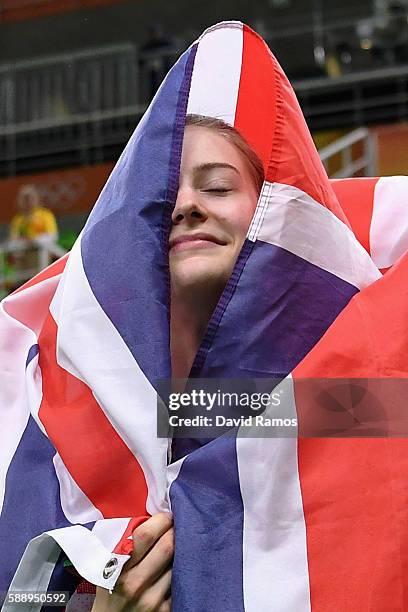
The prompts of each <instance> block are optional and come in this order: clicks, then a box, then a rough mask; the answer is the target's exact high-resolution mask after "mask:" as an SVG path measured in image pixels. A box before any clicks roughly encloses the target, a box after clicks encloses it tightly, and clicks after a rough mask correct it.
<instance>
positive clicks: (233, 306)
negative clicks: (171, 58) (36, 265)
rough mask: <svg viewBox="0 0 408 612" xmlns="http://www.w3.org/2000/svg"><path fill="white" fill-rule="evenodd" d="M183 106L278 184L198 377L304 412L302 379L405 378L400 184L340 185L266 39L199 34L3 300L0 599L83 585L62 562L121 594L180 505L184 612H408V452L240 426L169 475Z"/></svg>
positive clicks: (265, 195) (229, 31)
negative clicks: (262, 391) (136, 536)
mask: <svg viewBox="0 0 408 612" xmlns="http://www.w3.org/2000/svg"><path fill="white" fill-rule="evenodd" d="M186 114H199V115H205V116H210V117H217V118H220V119H223V120H224V121H226V122H228V123H230V124H231V125H234V126H235V127H236V128H237V129H238V130H239V131H240V132H241V134H242V135H243V136H244V137H245V138H246V140H247V141H248V143H249V144H250V145H251V146H252V147H253V148H254V150H255V151H256V152H257V153H258V155H259V157H260V159H261V160H262V162H263V164H264V168H265V182H264V185H263V188H262V191H261V194H260V198H259V202H258V205H257V208H256V211H255V214H254V218H253V220H252V223H251V226H250V228H249V230H248V235H247V239H246V240H245V243H244V245H243V248H242V250H241V253H240V255H239V257H238V260H237V262H236V265H235V268H234V271H233V273H232V275H231V278H230V280H229V282H228V284H227V286H226V288H225V291H224V292H223V294H222V296H221V298H220V301H219V303H218V304H217V306H216V309H215V311H214V313H213V315H212V318H211V320H210V322H209V325H208V328H207V331H206V335H205V337H204V339H203V341H202V344H201V346H200V349H199V351H198V353H197V355H196V359H195V362H194V365H193V369H192V375H193V376H195V377H201V378H212V377H218V378H241V377H242V378H248V377H250V378H262V377H265V376H267V377H270V378H283V379H285V381H286V384H287V389H288V397H289V398H291V399H290V402H289V403H290V406H291V409H292V411H293V414H294V415H296V414H301V412H302V406H299V402H297V399H298V398H297V397H296V385H297V380H299V379H300V378H302V377H305V376H306V377H317V376H321V377H334V378H335V377H346V376H349V377H352V376H356V377H360V376H363V377H377V376H399V377H406V376H407V369H408V368H407V358H406V355H407V350H406V349H407V346H406V344H407V331H406V323H405V322H406V320H407V314H408V312H407V306H408V290H407V289H406V287H407V286H408V285H407V283H406V282H404V281H405V280H406V276H407V266H408V263H407V261H408V260H407V256H405V257H404V252H405V249H406V248H408V229H407V228H408V214H407V207H406V201H405V200H404V199H403V193H404V191H405V192H406V187H407V181H408V179H405V178H403V177H397V178H392V179H390V178H389V179H361V180H357V179H356V180H350V181H337V182H334V183H333V185H332V184H331V183H330V181H329V180H328V178H327V176H326V174H325V171H324V168H323V166H322V164H321V162H320V159H319V156H318V153H317V151H316V150H315V148H314V145H313V143H312V140H311V137H310V135H309V132H308V130H307V127H306V124H305V122H304V119H303V116H302V113H301V111H300V109H299V106H298V103H297V101H296V98H295V95H294V93H293V91H292V88H291V86H290V84H289V83H288V81H287V79H286V77H285V75H284V74H283V72H282V70H281V68H280V66H279V64H278V63H277V61H276V59H275V58H274V56H273V55H272V54H271V52H270V51H269V49H268V48H267V46H266V45H265V43H264V41H263V40H262V39H261V38H260V37H259V36H258V35H257V34H255V33H254V32H253V31H252V30H250V29H249V28H248V27H246V26H244V25H242V24H241V23H239V22H226V23H222V24H218V25H216V26H214V27H212V28H209V29H208V30H206V31H205V32H204V34H203V35H202V36H201V37H200V38H199V39H198V41H197V42H196V43H194V44H193V45H192V46H191V47H190V48H189V49H188V50H187V51H186V53H185V54H184V55H183V56H182V57H181V58H180V59H179V60H178V62H177V63H176V64H175V66H174V67H173V68H172V70H171V71H170V72H169V74H168V75H167V77H166V79H165V81H164V82H163V84H162V85H161V87H160V89H159V91H158V93H157V95H156V97H155V99H154V100H153V102H152V104H151V106H150V107H149V109H148V111H147V112H146V114H145V116H144V117H143V119H142V121H141V122H140V124H139V125H138V127H137V129H136V131H135V133H134V134H133V136H132V138H131V139H130V141H129V143H128V145H127V147H126V149H125V151H124V153H123V154H122V156H121V158H120V159H119V161H118V163H117V165H116V167H115V169H114V171H113V173H112V175H111V176H110V178H109V180H108V182H107V184H106V186H105V188H104V190H103V191H102V193H101V195H100V197H99V199H98V202H97V203H96V205H95V207H94V209H93V211H92V213H91V216H90V218H89V219H88V222H87V224H86V226H85V228H84V230H83V232H82V233H81V235H80V237H79V238H78V240H77V242H76V244H75V245H74V248H73V249H72V251H71V253H70V254H69V256H68V257H65V258H63V259H62V260H60V261H58V262H56V263H55V264H53V265H52V266H51V267H50V268H48V269H47V270H45V271H44V272H42V273H41V274H40V275H38V276H37V277H36V278H35V279H33V280H32V281H30V282H29V283H27V284H26V285H25V286H24V287H22V288H21V289H20V290H19V291H17V292H15V293H14V294H12V295H11V296H9V297H8V298H6V299H5V300H4V301H3V302H2V305H1V312H0V328H1V352H0V360H1V377H2V378H1V387H0V394H1V395H0V402H1V403H0V424H1V427H2V432H3V440H4V441H3V444H2V450H1V457H0V508H1V521H0V547H1V552H2V555H1V558H2V562H1V572H0V591H6V590H7V589H8V588H11V589H24V590H32V591H39V590H43V591H45V590H64V587H66V588H70V589H73V588H74V586H75V585H74V584H70V585H68V582H69V581H70V580H71V578H70V577H69V575H68V574H67V572H66V571H65V570H64V568H63V560H64V558H65V557H68V558H69V559H70V561H71V562H72V564H73V565H74V567H75V568H76V570H77V572H78V573H79V574H80V575H81V576H82V577H83V578H85V579H86V580H88V581H90V582H92V583H93V584H96V585H99V586H103V587H105V588H113V587H114V584H115V582H116V580H117V578H118V576H119V574H120V571H121V568H122V566H123V564H124V563H125V561H126V560H127V558H128V555H129V553H130V551H131V533H132V531H133V529H134V528H135V526H136V525H137V524H139V523H140V522H142V521H143V520H145V518H146V517H147V516H149V515H150V514H153V513H156V512H158V511H161V510H166V509H169V508H171V510H172V512H173V514H174V520H175V533H176V550H175V560H174V567H173V583H172V599H173V610H175V611H176V612H182V611H183V612H184V611H185V610H188V611H189V612H193V611H197V612H198V611H202V610H214V611H217V612H221V611H222V612H227V611H231V612H239V611H240V610H242V611H246V612H259V611H265V612H266V611H268V612H269V610H274V611H275V612H288V611H291V612H303V611H308V610H312V611H313V612H323V611H324V612H329V611H332V610H334V609H336V610H342V611H344V612H346V611H349V610H359V611H365V610H366V611H367V612H368V611H370V612H374V611H378V612H380V611H383V610H385V609H386V610H387V611H388V610H395V611H399V610H404V609H405V608H406V606H407V605H408V596H407V593H406V588H405V584H406V581H407V572H408V531H407V527H406V526H407V520H406V519H407V518H408V517H407V516H406V513H407V507H408V504H407V502H408V499H407V497H408V495H407V493H406V491H407V483H408V481H407V478H408V476H407V474H408V470H407V468H408V465H407V464H408V459H407V458H406V455H407V453H406V451H407V446H408V445H407V443H406V441H405V440H395V439H394V440H392V439H379V440H368V439H362V440H342V439H320V440H315V439H297V438H281V439H272V438H264V439H263V438H249V437H246V436H241V435H240V432H239V431H238V432H237V435H236V437H228V438H224V437H222V438H217V439H215V440H212V441H210V442H208V443H207V444H204V445H203V446H201V445H200V444H199V443H198V442H195V443H194V442H193V441H188V440H187V441H180V444H176V445H175V448H174V454H173V462H172V463H171V464H170V465H167V463H168V446H169V443H168V442H169V441H168V440H166V439H160V438H157V435H156V383H157V381H158V380H160V379H166V378H168V377H169V376H170V375H171V366H170V353H169V271H168V255H167V251H168V234H169V230H170V224H171V212H172V210H173V207H174V203H175V200H176V196H177V189H178V173H179V164H180V158H181V148H182V140H183V131H184V123H185V116H186ZM339 200H340V202H341V205H342V206H340V205H339ZM390 211H391V214H390ZM395 217H398V222H397V223H396V222H395V221H396V219H395ZM351 227H352V228H353V231H354V233H353V231H352V229H351ZM356 236H357V238H358V240H357V238H356ZM359 241H360V242H359ZM391 266H392V269H391V270H388V271H387V273H386V274H385V275H384V276H382V275H381V272H380V271H379V268H380V269H381V270H382V271H384V270H385V269H388V268H390V267H391ZM390 312H392V317H390V315H389V313H390ZM396 559H398V562H397V561H396ZM10 585H11V586H10ZM67 585H68V586H67ZM3 609H4V610H5V612H9V611H10V610H13V606H12V605H11V604H5V606H4V608H3ZM30 609H31V610H32V611H33V612H34V610H37V609H39V607H38V606H37V607H35V605H33V606H32V607H31V608H30Z"/></svg>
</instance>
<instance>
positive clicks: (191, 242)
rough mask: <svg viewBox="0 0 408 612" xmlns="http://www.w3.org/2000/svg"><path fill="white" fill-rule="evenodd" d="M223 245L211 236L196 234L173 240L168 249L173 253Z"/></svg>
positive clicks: (223, 243)
mask: <svg viewBox="0 0 408 612" xmlns="http://www.w3.org/2000/svg"><path fill="white" fill-rule="evenodd" d="M217 244H218V245H225V242H223V241H222V240H220V239H219V238H217V237H216V236H213V235H212V234H206V233H202V232H199V233H196V234H184V235H182V236H178V237H177V238H173V239H171V240H170V242H169V249H170V250H173V251H181V250H185V249H192V248H205V247H211V246H214V245H217Z"/></svg>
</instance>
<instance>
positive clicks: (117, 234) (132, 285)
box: [82, 47, 196, 384]
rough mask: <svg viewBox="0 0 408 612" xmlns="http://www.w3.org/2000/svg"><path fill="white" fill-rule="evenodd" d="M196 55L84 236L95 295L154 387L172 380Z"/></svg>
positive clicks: (127, 157)
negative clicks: (173, 265) (173, 234)
mask: <svg viewBox="0 0 408 612" xmlns="http://www.w3.org/2000/svg"><path fill="white" fill-rule="evenodd" d="M195 52H196V47H192V48H191V49H190V50H189V51H187V52H186V53H185V54H184V55H182V57H181V58H180V59H179V61H178V62H177V63H176V64H175V66H174V67H173V68H172V70H171V71H170V73H169V74H168V75H167V77H166V79H165V81H164V82H163V84H162V86H161V87H160V89H159V91H158V93H157V95H156V97H155V99H154V103H153V104H152V105H151V106H150V109H149V110H148V111H147V112H146V114H145V115H144V117H143V119H142V120H141V122H140V124H139V125H138V127H137V129H136V131H135V133H134V134H133V136H132V138H131V140H130V142H129V144H128V146H127V147H126V149H125V151H124V152H123V154H122V156H121V158H120V160H119V162H118V164H117V166H116V168H115V170H114V171H113V173H112V176H111V177H110V179H109V181H108V183H107V185H106V187H105V189H104V191H103V192H102V194H101V197H100V199H99V201H98V203H97V205H96V207H95V208H94V211H93V213H92V215H91V217H90V219H89V222H88V223H87V225H86V228H85V231H84V235H83V237H82V258H83V263H84V269H85V273H86V276H87V278H88V281H89V284H90V286H91V289H92V291H93V293H94V295H95V297H96V298H97V300H98V302H99V303H100V305H101V307H102V309H103V310H104V312H105V313H106V314H107V316H108V317H109V318H110V319H111V321H112V322H113V324H114V325H115V327H116V329H117V330H118V331H119V333H120V334H121V336H122V338H123V339H124V341H125V342H126V344H127V346H128V347H129V349H130V351H131V352H132V354H133V356H134V358H135V359H136V361H137V362H138V364H139V366H140V367H141V368H142V370H143V371H144V373H145V374H146V376H147V377H148V379H149V380H150V381H151V382H152V383H153V384H154V382H155V381H156V380H157V379H159V378H167V377H169V375H170V355H169V286H170V280H169V270H168V257H167V252H168V233H169V230H170V215H171V211H172V209H173V206H174V203H175V198H176V195H177V189H178V173H179V162H180V157H181V149H182V142H183V132H184V123H185V114H186V109H187V101H188V93H189V88H190V80H191V73H192V67H193V63H194V57H195Z"/></svg>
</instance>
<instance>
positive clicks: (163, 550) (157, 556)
mask: <svg viewBox="0 0 408 612" xmlns="http://www.w3.org/2000/svg"><path fill="white" fill-rule="evenodd" d="M173 555H174V531H173V529H172V528H171V529H169V530H168V531H166V533H165V534H164V535H162V537H161V538H160V539H159V541H158V542H156V544H155V545H154V546H153V548H152V549H151V550H150V551H149V552H148V553H147V555H146V556H145V557H144V558H143V559H142V560H141V561H140V562H139V563H138V564H137V565H136V566H134V567H132V568H130V569H129V570H128V571H127V572H126V573H125V574H124V575H123V580H124V581H126V583H127V586H128V588H129V589H130V590H133V589H134V591H135V592H138V593H142V592H143V591H144V590H145V589H147V588H148V587H150V586H151V585H153V583H155V582H156V581H157V580H158V579H159V578H160V577H161V576H162V574H164V573H165V572H166V570H167V569H168V567H169V565H170V564H171V561H172V559H173Z"/></svg>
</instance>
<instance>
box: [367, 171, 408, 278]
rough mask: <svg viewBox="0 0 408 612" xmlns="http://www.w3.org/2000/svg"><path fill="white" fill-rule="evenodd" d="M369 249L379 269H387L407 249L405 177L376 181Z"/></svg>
mask: <svg viewBox="0 0 408 612" xmlns="http://www.w3.org/2000/svg"><path fill="white" fill-rule="evenodd" d="M370 250H371V257H372V258H373V261H374V263H375V264H376V266H377V267H378V268H380V269H383V268H389V267H390V266H392V265H393V264H394V263H395V262H396V261H397V259H399V258H400V257H401V256H402V255H403V254H404V253H405V251H407V250H408V177H407V176H387V177H382V178H380V179H379V180H378V181H377V184H376V186H375V189H374V206H373V215H372V218H371V227H370Z"/></svg>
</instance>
